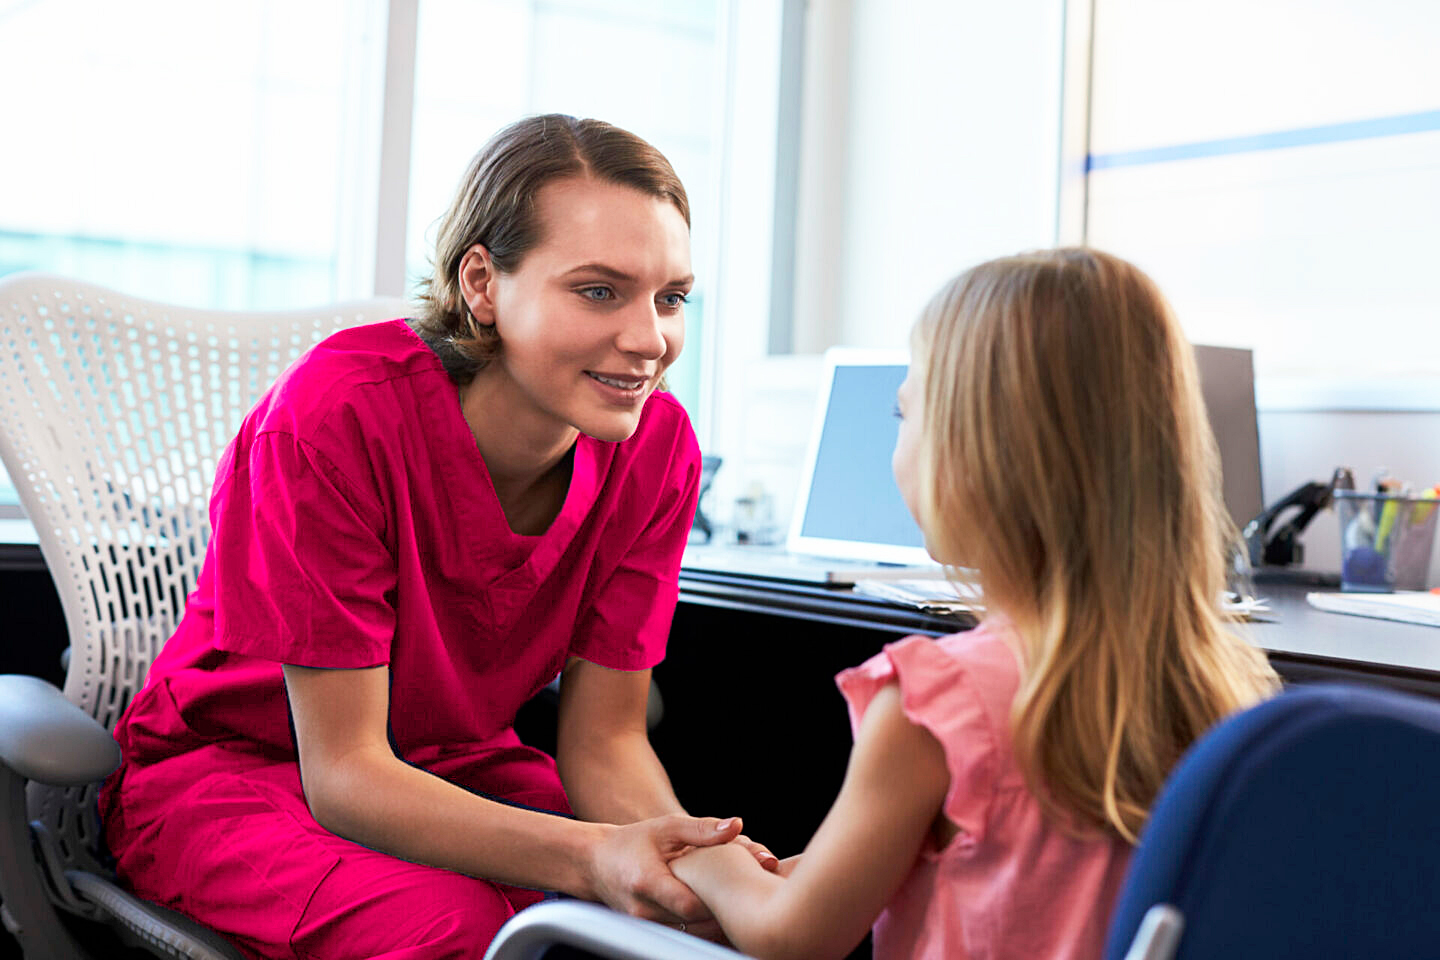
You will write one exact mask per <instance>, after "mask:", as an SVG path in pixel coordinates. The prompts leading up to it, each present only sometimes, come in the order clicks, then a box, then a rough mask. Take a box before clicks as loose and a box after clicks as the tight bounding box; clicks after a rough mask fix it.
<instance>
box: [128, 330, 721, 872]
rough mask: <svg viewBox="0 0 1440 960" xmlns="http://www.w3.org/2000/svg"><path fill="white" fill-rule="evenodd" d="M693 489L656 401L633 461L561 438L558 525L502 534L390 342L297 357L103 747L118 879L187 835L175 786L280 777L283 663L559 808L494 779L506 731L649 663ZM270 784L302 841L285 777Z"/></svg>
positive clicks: (232, 474)
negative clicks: (583, 677)
mask: <svg viewBox="0 0 1440 960" xmlns="http://www.w3.org/2000/svg"><path fill="white" fill-rule="evenodd" d="M699 474H700V455H699V450H698V447H697V445H696V442H695V437H694V433H693V432H692V430H691V428H690V423H689V419H688V418H687V416H686V414H685V412H684V410H683V409H682V408H681V407H680V405H679V404H678V403H677V402H676V401H675V399H674V398H673V397H671V396H670V395H668V394H665V393H656V394H654V395H652V396H651V397H650V398H649V400H648V401H647V402H646V404H645V408H644V410H643V412H642V415H641V418H640V423H639V427H638V428H637V430H636V432H635V434H634V435H633V436H632V437H630V438H629V439H628V440H625V441H622V442H619V443H609V442H602V441H599V440H595V439H592V438H590V437H587V436H584V435H582V436H580V438H579V439H578V441H577V442H576V445H575V448H574V467H573V473H572V477H571V481H570V488H569V492H568V494H567V496H566V499H565V503H564V506H563V507H562V509H561V511H560V513H559V515H558V516H557V517H556V519H555V521H554V522H553V523H552V524H551V526H550V528H549V529H548V530H547V531H546V532H545V533H543V534H541V535H539V536H521V535H518V534H516V533H514V532H512V531H511V529H510V527H509V524H508V523H507V521H506V519H505V515H504V513H503V512H502V510H501V507H500V504H499V501H498V500H497V498H496V495H495V491H494V488H493V486H492V485H491V481H490V477H489V474H488V473H487V471H486V468H485V461H484V460H483V459H482V458H481V455H480V452H479V449H478V448H477V447H476V445H475V440H474V438H473V436H472V435H471V432H470V428H469V426H468V425H467V423H466V421H465V419H464V417H463V415H462V414H461V410H460V403H459V398H458V394H457V390H456V387H455V385H454V384H453V383H452V382H451V381H450V380H449V378H448V376H447V375H446V373H445V371H444V369H443V368H442V366H441V363H440V361H439V359H438V358H437V357H436V355H435V354H434V353H433V352H432V351H431V349H430V348H429V347H428V346H426V344H425V343H424V342H423V341H422V340H421V339H420V338H419V337H418V336H417V335H416V334H415V333H414V332H413V331H412V330H411V329H410V328H409V326H408V325H407V324H406V322H405V321H403V320H393V321H388V322H385V323H379V324H373V325H369V326H363V327H357V328H353V329H349V330H345V331H342V332H340V333H337V334H335V335H334V336H332V337H330V338H328V339H327V340H325V341H324V342H323V343H321V344H319V345H318V346H316V347H315V348H314V349H313V350H311V351H310V352H308V353H307V354H305V355H304V356H303V357H302V358H300V359H299V360H298V361H296V363H295V364H294V365H293V366H291V367H290V368H289V369H288V370H287V371H286V372H285V373H284V374H282V376H281V377H280V379H279V380H278V381H277V382H276V383H275V384H274V386H273V387H272V388H271V389H270V390H269V392H268V393H266V394H265V396H264V397H263V398H262V399H261V400H260V402H259V403H258V405H257V406H256V407H255V409H254V410H252V411H251V412H250V414H249V415H248V416H247V417H246V418H245V421H244V424H243V425H242V426H241V428H240V432H239V434H238V436H237V437H236V438H235V440H234V441H233V442H232V443H231V445H230V446H229V448H228V449H227V450H226V451H225V453H224V455H223V456H222V458H221V460H220V464H219V468H218V470H217V475H216V479H215V487H214V493H213V496H212V499H211V504H210V519H211V524H212V528H213V533H212V536H211V538H210V542H209V544H208V548H207V553H206V557H205V564H204V569H203V572H202V573H201V575H200V579H199V582H198V584H197V585H196V587H195V590H194V592H193V593H192V594H191V595H190V597H189V600H188V602H187V605H186V608H185V615H184V619H183V621H182V622H181V624H180V626H179V628H178V629H177V630H176V632H175V634H174V636H173V637H172V638H171V639H170V640H169V642H168V643H167V644H166V645H165V647H164V649H163V650H162V651H161V653H160V655H159V656H158V657H157V658H156V660H155V663H154V665H153V666H152V668H151V670H150V674H149V677H148V679H147V681H146V684H145V687H144V689H143V690H142V691H141V692H140V694H139V695H138V696H137V697H136V699H135V701H134V703H132V704H131V705H130V707H129V709H128V710H127V711H126V712H125V714H124V716H123V717H122V718H121V720H120V722H119V724H118V725H117V727H116V730H115V735H116V738H117V739H118V740H119V742H120V745H121V747H122V750H123V752H124V757H125V761H124V765H123V766H122V768H121V770H120V771H119V772H118V773H117V774H116V775H115V776H113V777H111V779H110V780H109V781H107V783H106V786H105V790H104V793H103V795H102V811H103V813H104V818H105V825H106V836H107V840H108V841H109V842H110V844H111V848H112V850H113V851H114V852H115V853H116V855H117V856H118V857H119V858H120V860H121V864H122V868H123V867H125V866H126V865H129V866H130V868H131V872H132V873H133V872H136V871H144V870H147V869H149V868H147V867H146V865H147V864H149V865H151V866H152V867H153V865H154V864H157V863H159V862H161V861H162V860H163V858H159V857H158V854H157V855H156V856H151V855H149V854H156V853H157V852H156V851H153V850H152V851H149V854H146V855H138V854H142V853H145V851H141V850H138V849H135V848H138V847H143V846H144V845H145V844H147V843H149V842H150V840H149V838H150V837H151V836H154V835H157V831H158V827H155V828H154V829H152V825H153V822H158V821H157V818H160V817H162V816H163V817H165V818H169V819H171V820H173V819H174V818H175V817H177V816H183V811H181V810H177V807H182V808H183V806H184V803H185V801H184V798H183V797H177V796H176V794H175V792H174V791H175V789H176V785H177V784H185V783H191V782H194V781H195V780H196V779H197V778H201V777H205V776H209V775H210V774H216V773H218V774H224V773H226V771H227V768H228V769H229V770H232V771H235V772H240V771H249V770H253V769H256V765H257V764H258V763H274V762H276V761H279V762H282V763H284V762H286V761H289V762H291V763H293V762H294V761H295V759H296V748H295V741H294V737H293V734H292V730H291V726H290V718H289V709H288V703H287V699H286V694H285V686H284V679H283V676H282V673H281V664H284V663H290V664H298V665H303V666H309V667H337V668H360V667H372V666H376V665H379V664H388V665H389V667H390V676H391V688H390V727H391V730H390V736H391V741H392V743H393V746H394V748H395V751H396V753H397V755H398V756H399V757H400V758H401V759H403V760H405V761H407V762H409V763H411V764H414V765H416V766H419V767H422V768H425V769H429V770H432V771H433V772H436V773H437V774H439V775H442V776H447V777H448V778H451V779H456V780H457V781H459V782H463V783H465V785H466V786H468V787H469V788H471V789H476V790H479V791H481V792H484V793H488V794H490V795H492V796H495V797H497V798H502V799H513V800H516V801H519V802H524V803H529V804H532V805H537V806H550V807H552V808H553V807H555V806H557V805H558V806H560V807H562V808H563V806H564V794H563V791H562V790H561V788H560V785H559V780H558V777H557V776H556V774H555V770H554V766H553V763H550V762H549V760H548V758H543V761H538V762H534V763H532V762H529V761H528V760H526V762H524V763H520V764H518V765H517V764H516V763H514V762H512V761H514V759H515V758H516V756H517V754H516V753H515V748H517V746H518V744H517V741H516V740H515V737H514V733H513V731H512V730H511V729H510V727H511V724H512V722H513V720H514V717H515V713H516V711H517V709H518V708H519V707H520V706H521V705H522V704H523V703H524V702H525V701H526V700H527V699H529V698H530V697H531V696H533V695H534V694H535V693H536V692H538V691H539V690H540V689H541V688H542V687H544V686H545V685H546V684H547V683H549V682H550V681H551V680H553V679H554V678H555V676H556V675H557V674H558V673H559V672H560V670H561V669H562V668H563V667H564V665H565V663H566V660H567V658H569V657H581V658H584V659H586V660H589V661H592V662H594V663H597V664H600V665H602V666H606V667H610V668H613V669H617V670H640V669H645V668H649V667H652V666H654V665H655V664H656V663H658V662H659V661H660V660H661V659H662V658H663V656H664V653H665V643H666V639H667V637H668V633H669V627H670V621H671V617H672V615H673V613H674V607H675V601H676V598H677V595H678V576H679V567H680V557H681V553H682V552H683V550H684V546H685V541H686V537H687V534H688V531H689V528H690V523H691V520H692V518H693V517H694V513H695V498H696V493H697V489H698V481H699ZM502 754H503V758H502V760H501V761H499V762H493V763H492V762H489V761H488V760H487V758H494V757H497V756H500V755H502ZM181 758H188V759H181ZM161 768H165V770H166V772H164V773H162V772H161ZM467 768H468V769H467ZM152 773H153V776H152ZM284 782H285V783H287V784H291V786H288V787H285V788H284V790H282V791H281V792H286V793H289V794H293V796H290V797H289V798H288V800H286V801H285V803H284V805H285V806H286V807H287V809H288V810H289V812H290V813H291V814H293V816H294V817H297V818H300V819H302V820H305V821H306V822H307V824H311V825H313V821H310V820H309V819H308V811H307V810H306V809H305V807H304V802H303V797H301V796H300V795H299V793H298V784H299V781H298V778H293V780H292V779H290V778H289V775H288V774H287V775H286V777H285V778H284ZM547 798H549V801H550V802H548V803H546V802H536V801H537V800H538V801H545V800H546V799H547ZM196 815H197V816H199V815H200V814H199V812H198V811H197V814H196ZM205 815H206V816H209V815H213V810H211V811H210V812H208V813H206V814H205ZM167 835H169V836H176V835H183V831H182V832H180V833H177V832H176V831H174V830H169V831H168V833H167ZM167 842H168V841H167ZM125 872H126V871H125V870H124V869H122V876H123V875H124V874H125ZM151 872H155V871H153V870H152V871H151ZM137 879H139V880H144V879H145V878H137ZM150 879H154V878H150ZM140 885H143V884H140ZM152 892H153V891H152ZM157 895H158V894H157Z"/></svg>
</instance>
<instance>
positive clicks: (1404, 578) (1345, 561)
mask: <svg viewBox="0 0 1440 960" xmlns="http://www.w3.org/2000/svg"><path fill="white" fill-rule="evenodd" d="M1437 498H1440V484H1436V485H1435V486H1433V487H1430V488H1429V489H1426V490H1420V491H1419V492H1415V491H1414V490H1413V488H1412V487H1411V485H1410V484H1408V483H1401V482H1400V481H1399V480H1396V479H1395V478H1393V477H1390V476H1389V475H1388V474H1385V473H1383V472H1382V473H1381V474H1380V475H1379V476H1377V477H1376V478H1375V482H1374V489H1373V491H1372V492H1367V493H1362V492H1360V491H1358V490H1336V491H1335V511H1336V513H1338V514H1339V515H1340V551H1341V556H1340V588H1341V589H1342V590H1346V591H1359V592H1374V593H1388V592H1390V591H1392V590H1424V589H1425V587H1426V586H1427V584H1426V580H1427V579H1428V578H1429V575H1430V551H1431V549H1432V547H1433V546H1434V544H1435V517H1436V510H1435V508H1436V506H1437V504H1440V499H1437Z"/></svg>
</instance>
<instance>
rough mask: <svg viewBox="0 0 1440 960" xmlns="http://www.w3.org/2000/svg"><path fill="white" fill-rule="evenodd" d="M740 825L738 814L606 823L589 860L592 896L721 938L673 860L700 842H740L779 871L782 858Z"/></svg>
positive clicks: (767, 866)
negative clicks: (677, 875)
mask: <svg viewBox="0 0 1440 960" xmlns="http://www.w3.org/2000/svg"><path fill="white" fill-rule="evenodd" d="M740 827H741V824H740V820H739V818H736V817H732V818H730V819H728V820H717V819H715V818H713V817H688V816H683V815H680V814H673V815H670V816H664V817H655V818H653V819H650V820H641V821H639V822H637V823H630V824H625V825H623V826H611V825H606V826H605V832H604V833H603V834H602V838H601V840H600V842H599V843H598V844H597V845H596V847H595V848H594V852H593V855H592V857H591V861H590V864H589V874H588V877H587V880H588V885H589V887H590V890H591V893H592V897H593V899H596V900H599V901H601V902H603V903H605V904H606V905H607V906H609V907H611V908H613V909H615V910H619V911H621V912H622V913H627V914H630V915H631V916H635V917H643V918H644V919H647V920H655V921H658V922H660V923H666V924H669V925H671V926H680V927H682V929H685V930H686V931H687V932H689V933H693V934H696V935H697V936H703V937H706V938H708V939H718V937H719V927H718V926H717V925H716V924H715V923H714V920H713V919H712V918H711V916H710V911H709V910H708V909H707V908H706V907H705V905H704V904H703V903H701V902H700V899H699V898H698V897H697V896H695V894H694V893H693V892H692V891H691V890H690V888H689V887H687V886H685V884H683V883H681V882H680V881H679V880H677V879H676V878H675V876H674V874H672V873H671V872H670V861H672V860H674V859H675V858H676V857H679V856H680V855H682V854H683V853H685V851H687V850H690V849H693V848H695V847H709V846H716V845H718V844H724V843H729V842H731V841H735V842H736V843H737V844H738V845H741V846H744V847H745V849H747V850H748V851H750V853H751V855H752V856H754V857H755V859H756V860H757V861H759V863H760V864H761V866H763V867H765V869H767V870H774V869H775V868H776V867H777V866H778V864H779V861H778V860H776V858H775V856H774V855H773V854H771V853H770V851H769V850H766V849H765V848H764V847H763V846H761V845H760V844H757V843H755V842H754V841H753V840H750V839H749V838H748V837H743V836H741V835H740Z"/></svg>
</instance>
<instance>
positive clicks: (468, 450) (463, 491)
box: [396, 320, 600, 589]
mask: <svg viewBox="0 0 1440 960" xmlns="http://www.w3.org/2000/svg"><path fill="white" fill-rule="evenodd" d="M396 322H397V323H399V324H401V325H402V326H403V327H404V328H405V329H406V330H407V331H408V332H409V334H410V335H411V336H412V337H414V338H415V340H416V341H418V342H419V345H420V346H421V347H422V348H423V349H424V351H425V353H426V354H427V355H428V357H429V359H430V361H431V363H433V364H434V369H435V373H436V374H437V375H438V376H439V377H440V378H441V380H442V382H443V383H444V385H445V387H444V390H443V393H442V394H441V396H440V398H439V399H440V406H441V407H442V408H444V409H443V410H440V411H437V416H436V417H435V420H436V422H437V425H438V427H439V430H437V431H436V437H435V440H436V442H437V443H439V444H441V445H442V446H444V447H447V448H449V449H452V450H454V451H456V453H455V455H454V458H453V462H454V463H456V464H457V465H459V466H461V467H462V469H468V470H469V471H470V476H469V478H468V479H467V478H462V479H461V482H459V483H457V484H455V485H454V487H453V488H452V491H451V496H452V497H458V498H460V499H462V500H465V501H467V503H466V504H460V505H459V512H460V513H462V514H466V513H470V514H472V515H475V520H476V522H474V523H472V524H470V526H471V528H472V532H471V533H470V534H469V535H470V536H472V537H474V538H477V539H478V540H479V541H481V542H476V543H475V544H474V547H475V556H476V559H477V560H482V561H489V562H490V564H491V568H490V571H488V572H490V573H492V574H493V579H491V581H490V583H489V586H490V587H491V588H493V587H497V586H509V585H510V584H511V582H512V581H513V583H514V585H515V586H516V587H519V588H522V589H523V588H525V587H527V586H529V585H533V584H535V583H538V582H540V581H542V580H544V579H545V578H546V577H548V576H549V575H550V573H551V572H552V571H553V570H554V569H555V566H556V564H557V563H558V562H559V560H560V557H561V556H562V555H564V553H565V550H566V548H567V547H568V546H569V545H570V543H571V541H573V540H574V539H575V534H576V533H577V532H578V531H579V529H580V525H581V524H582V523H583V522H584V520H585V517H586V516H587V515H588V514H589V512H590V509H591V508H592V507H593V506H594V504H595V498H596V496H597V493H598V489H599V476H598V456H597V451H596V445H597V444H598V443H599V442H600V441H598V440H596V439H595V438H593V437H590V436H587V435H586V434H584V433H581V434H579V435H578V436H577V437H576V439H575V448H574V462H573V463H572V465H571V469H570V485H569V487H568V488H567V489H566V491H565V500H564V502H563V503H562V504H561V506H560V512H559V513H557V514H556V515H555V519H554V520H553V521H551V523H550V526H549V527H548V528H546V530H545V532H544V533H540V534H533V535H532V534H522V533H516V532H515V531H514V530H512V529H511V528H510V521H509V520H508V519H507V518H506V516H505V510H504V508H503V507H501V505H500V498H499V496H498V495H497V494H496V492H495V483H494V480H493V479H492V478H491V476H490V469H489V466H488V465H487V464H486V463H485V457H484V455H483V454H481V452H480V447H479V445H478V444H477V443H476V442H475V435H474V433H473V432H471V430H470V424H469V422H467V421H466V419H465V413H464V411H463V410H462V409H461V408H460V400H459V390H458V388H457V387H456V386H455V384H454V383H453V382H452V381H451V380H450V378H449V376H448V375H447V374H446V373H445V369H444V365H443V364H442V363H441V362H440V358H439V357H438V356H436V355H435V351H434V350H432V349H431V348H430V346H429V345H428V344H426V343H425V341H424V340H423V339H422V338H421V337H420V336H419V335H418V334H417V333H415V331H414V330H412V329H411V328H410V325H409V324H408V323H406V322H405V321H403V320H401V321H396ZM467 506H468V509H467ZM483 576H484V573H483V572H482V573H481V577H482V578H483Z"/></svg>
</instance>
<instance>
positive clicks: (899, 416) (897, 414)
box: [890, 403, 905, 420]
mask: <svg viewBox="0 0 1440 960" xmlns="http://www.w3.org/2000/svg"><path fill="white" fill-rule="evenodd" d="M890 415H891V416H893V417H894V418H895V419H896V420H904V419H905V411H903V410H901V409H900V404H898V403H897V404H895V408H894V409H893V410H891V411H890Z"/></svg>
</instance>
